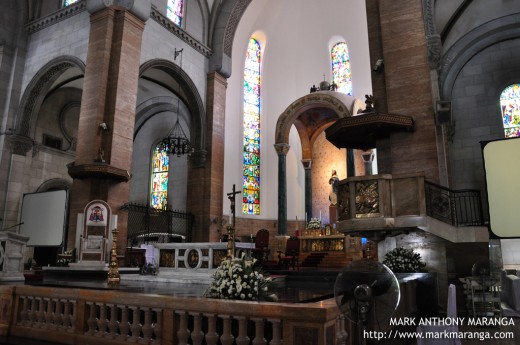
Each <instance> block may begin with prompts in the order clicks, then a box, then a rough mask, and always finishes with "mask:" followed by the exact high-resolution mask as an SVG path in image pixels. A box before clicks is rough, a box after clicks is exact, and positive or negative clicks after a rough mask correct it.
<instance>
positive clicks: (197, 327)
mask: <svg viewBox="0 0 520 345" xmlns="http://www.w3.org/2000/svg"><path fill="white" fill-rule="evenodd" d="M191 315H192V316H193V331H192V332H191V340H192V342H193V345H202V340H204V332H203V331H202V316H201V315H200V313H192V314H191Z"/></svg>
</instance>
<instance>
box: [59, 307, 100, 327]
mask: <svg viewBox="0 0 520 345" xmlns="http://www.w3.org/2000/svg"><path fill="white" fill-rule="evenodd" d="M87 305H88V306H89V317H88V320H87V326H88V331H87V334H89V335H94V332H95V331H96V323H97V322H96V307H97V306H96V304H95V303H93V302H87ZM67 310H68V304H67V305H65V314H64V315H63V326H64V327H65V328H67V326H68V325H67V323H66V316H65V315H66V313H67Z"/></svg>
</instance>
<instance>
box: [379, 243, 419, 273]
mask: <svg viewBox="0 0 520 345" xmlns="http://www.w3.org/2000/svg"><path fill="white" fill-rule="evenodd" d="M383 264H385V265H386V266H388V268H390V269H391V270H392V272H394V273H411V272H421V271H422V270H424V268H425V267H426V263H424V261H423V260H422V258H421V255H420V254H419V253H416V252H415V251H413V249H406V248H395V249H394V250H392V251H390V252H388V253H386V255H385V259H384V260H383Z"/></svg>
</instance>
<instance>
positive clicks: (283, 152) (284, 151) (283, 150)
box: [274, 144, 291, 156]
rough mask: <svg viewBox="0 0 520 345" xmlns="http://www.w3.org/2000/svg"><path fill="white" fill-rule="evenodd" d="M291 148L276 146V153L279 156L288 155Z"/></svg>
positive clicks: (286, 145) (285, 145)
mask: <svg viewBox="0 0 520 345" xmlns="http://www.w3.org/2000/svg"><path fill="white" fill-rule="evenodd" d="M290 148H291V146H290V145H289V144H274V149H275V150H276V153H277V154H278V156H281V155H284V156H285V155H286V154H287V152H289V149H290Z"/></svg>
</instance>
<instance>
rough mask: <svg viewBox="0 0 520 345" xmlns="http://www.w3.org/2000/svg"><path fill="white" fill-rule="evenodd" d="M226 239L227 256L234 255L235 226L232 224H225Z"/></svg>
mask: <svg viewBox="0 0 520 345" xmlns="http://www.w3.org/2000/svg"><path fill="white" fill-rule="evenodd" d="M227 233H228V241H227V257H228V258H232V257H234V256H235V228H234V227H233V226H232V225H228V226H227Z"/></svg>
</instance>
